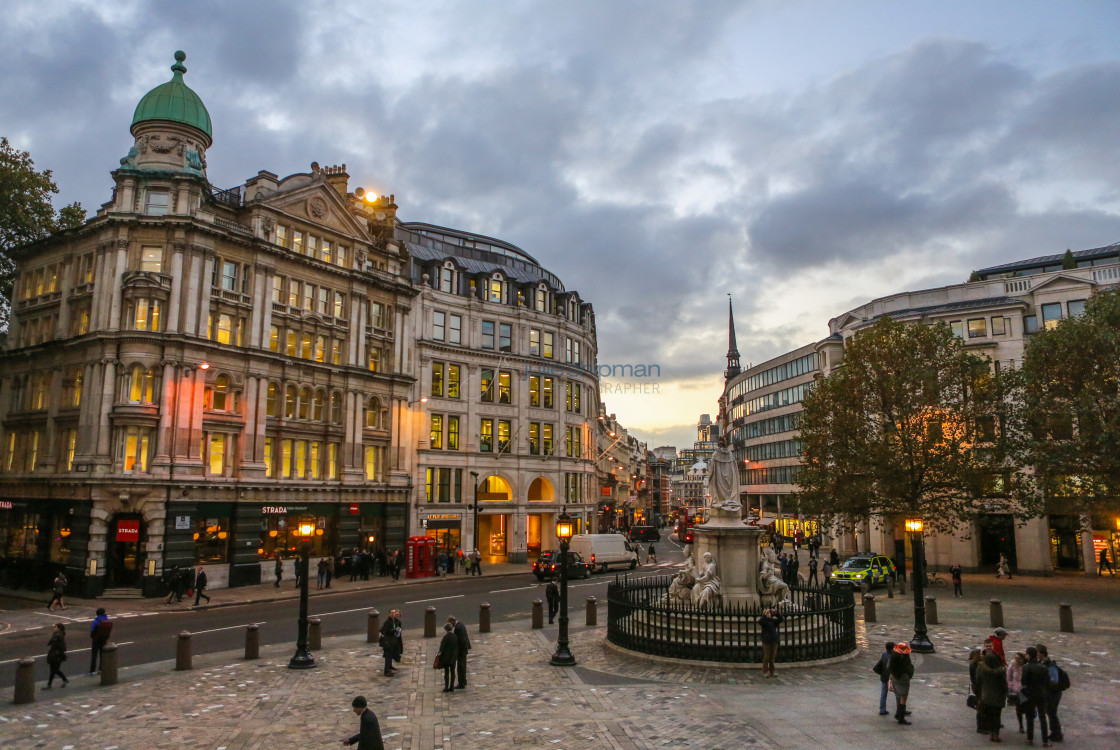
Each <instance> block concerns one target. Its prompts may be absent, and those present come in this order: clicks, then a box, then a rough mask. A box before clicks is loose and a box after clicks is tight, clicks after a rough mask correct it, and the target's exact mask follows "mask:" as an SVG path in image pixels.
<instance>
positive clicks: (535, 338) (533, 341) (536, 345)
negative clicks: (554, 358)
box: [529, 328, 541, 357]
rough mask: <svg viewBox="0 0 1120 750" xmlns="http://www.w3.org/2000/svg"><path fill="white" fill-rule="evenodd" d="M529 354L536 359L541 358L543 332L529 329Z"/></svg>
mask: <svg viewBox="0 0 1120 750" xmlns="http://www.w3.org/2000/svg"><path fill="white" fill-rule="evenodd" d="M529 354H530V355H532V356H534V357H539V356H541V332H540V331H539V330H537V329H536V328H530V329H529Z"/></svg>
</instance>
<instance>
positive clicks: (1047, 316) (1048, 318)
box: [1023, 299, 1085, 333]
mask: <svg viewBox="0 0 1120 750" xmlns="http://www.w3.org/2000/svg"><path fill="white" fill-rule="evenodd" d="M1066 312H1067V314H1068V316H1069V317H1071V318H1075V317H1078V316H1081V315H1084V314H1085V300H1083V299H1072V300H1070V301H1069V302H1067V303H1066ZM1040 317H1041V319H1042V325H1041V328H1054V327H1055V326H1057V325H1058V323H1059V322H1060V321H1061V319H1062V303H1061V302H1047V303H1046V304H1045V305H1041V306H1040V309H1039V314H1038V315H1024V316H1023V332H1024V333H1038V331H1039V328H1040V326H1039V318H1040Z"/></svg>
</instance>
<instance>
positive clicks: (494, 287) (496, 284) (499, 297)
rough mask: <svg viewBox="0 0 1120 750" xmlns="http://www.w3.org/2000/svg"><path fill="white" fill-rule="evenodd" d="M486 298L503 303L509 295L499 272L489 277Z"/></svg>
mask: <svg viewBox="0 0 1120 750" xmlns="http://www.w3.org/2000/svg"><path fill="white" fill-rule="evenodd" d="M487 291H488V294H487V299H488V300H490V301H491V302H499V303H502V304H505V303H506V302H507V301H508V300H509V297H508V296H507V295H508V291H507V289H506V282H505V280H504V279H502V276H501V274H497V273H496V274H494V275H493V276H492V277H490V283H489V285H488V287H487Z"/></svg>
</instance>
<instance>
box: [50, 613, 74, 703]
mask: <svg viewBox="0 0 1120 750" xmlns="http://www.w3.org/2000/svg"><path fill="white" fill-rule="evenodd" d="M64 661H66V626H65V625H63V624H62V623H61V622H58V623H55V625H54V627H53V628H51V638H50V640H49V641H47V666H48V667H50V670H51V672H50V674H49V675H47V687H46V689H47V690H50V689H51V683H53V682H54V676H55V675H58V676H59V678H60V679H61V680H62V687H66V686H67V685H69V684H70V680H68V679H66V675H64V674H62V662H64Z"/></svg>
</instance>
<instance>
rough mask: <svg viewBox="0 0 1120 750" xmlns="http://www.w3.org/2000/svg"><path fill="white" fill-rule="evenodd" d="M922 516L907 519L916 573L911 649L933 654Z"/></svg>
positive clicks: (913, 583)
mask: <svg viewBox="0 0 1120 750" xmlns="http://www.w3.org/2000/svg"><path fill="white" fill-rule="evenodd" d="M923 527H924V524H923V523H922V519H920V518H908V519H906V531H907V532H909V534H910V547H911V549H912V550H913V557H914V574H913V580H912V581H911V588H913V589H914V637H913V638H912V639H910V649H911V650H912V651H915V652H916V653H919V654H932V653H933V644H932V643H930V640H929V634H928V633H927V632H926V600H925V598H924V596H923V594H924V593H925V582H926V571H925V565H926V556H925V552H924V550H923V548H922V528H923Z"/></svg>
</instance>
